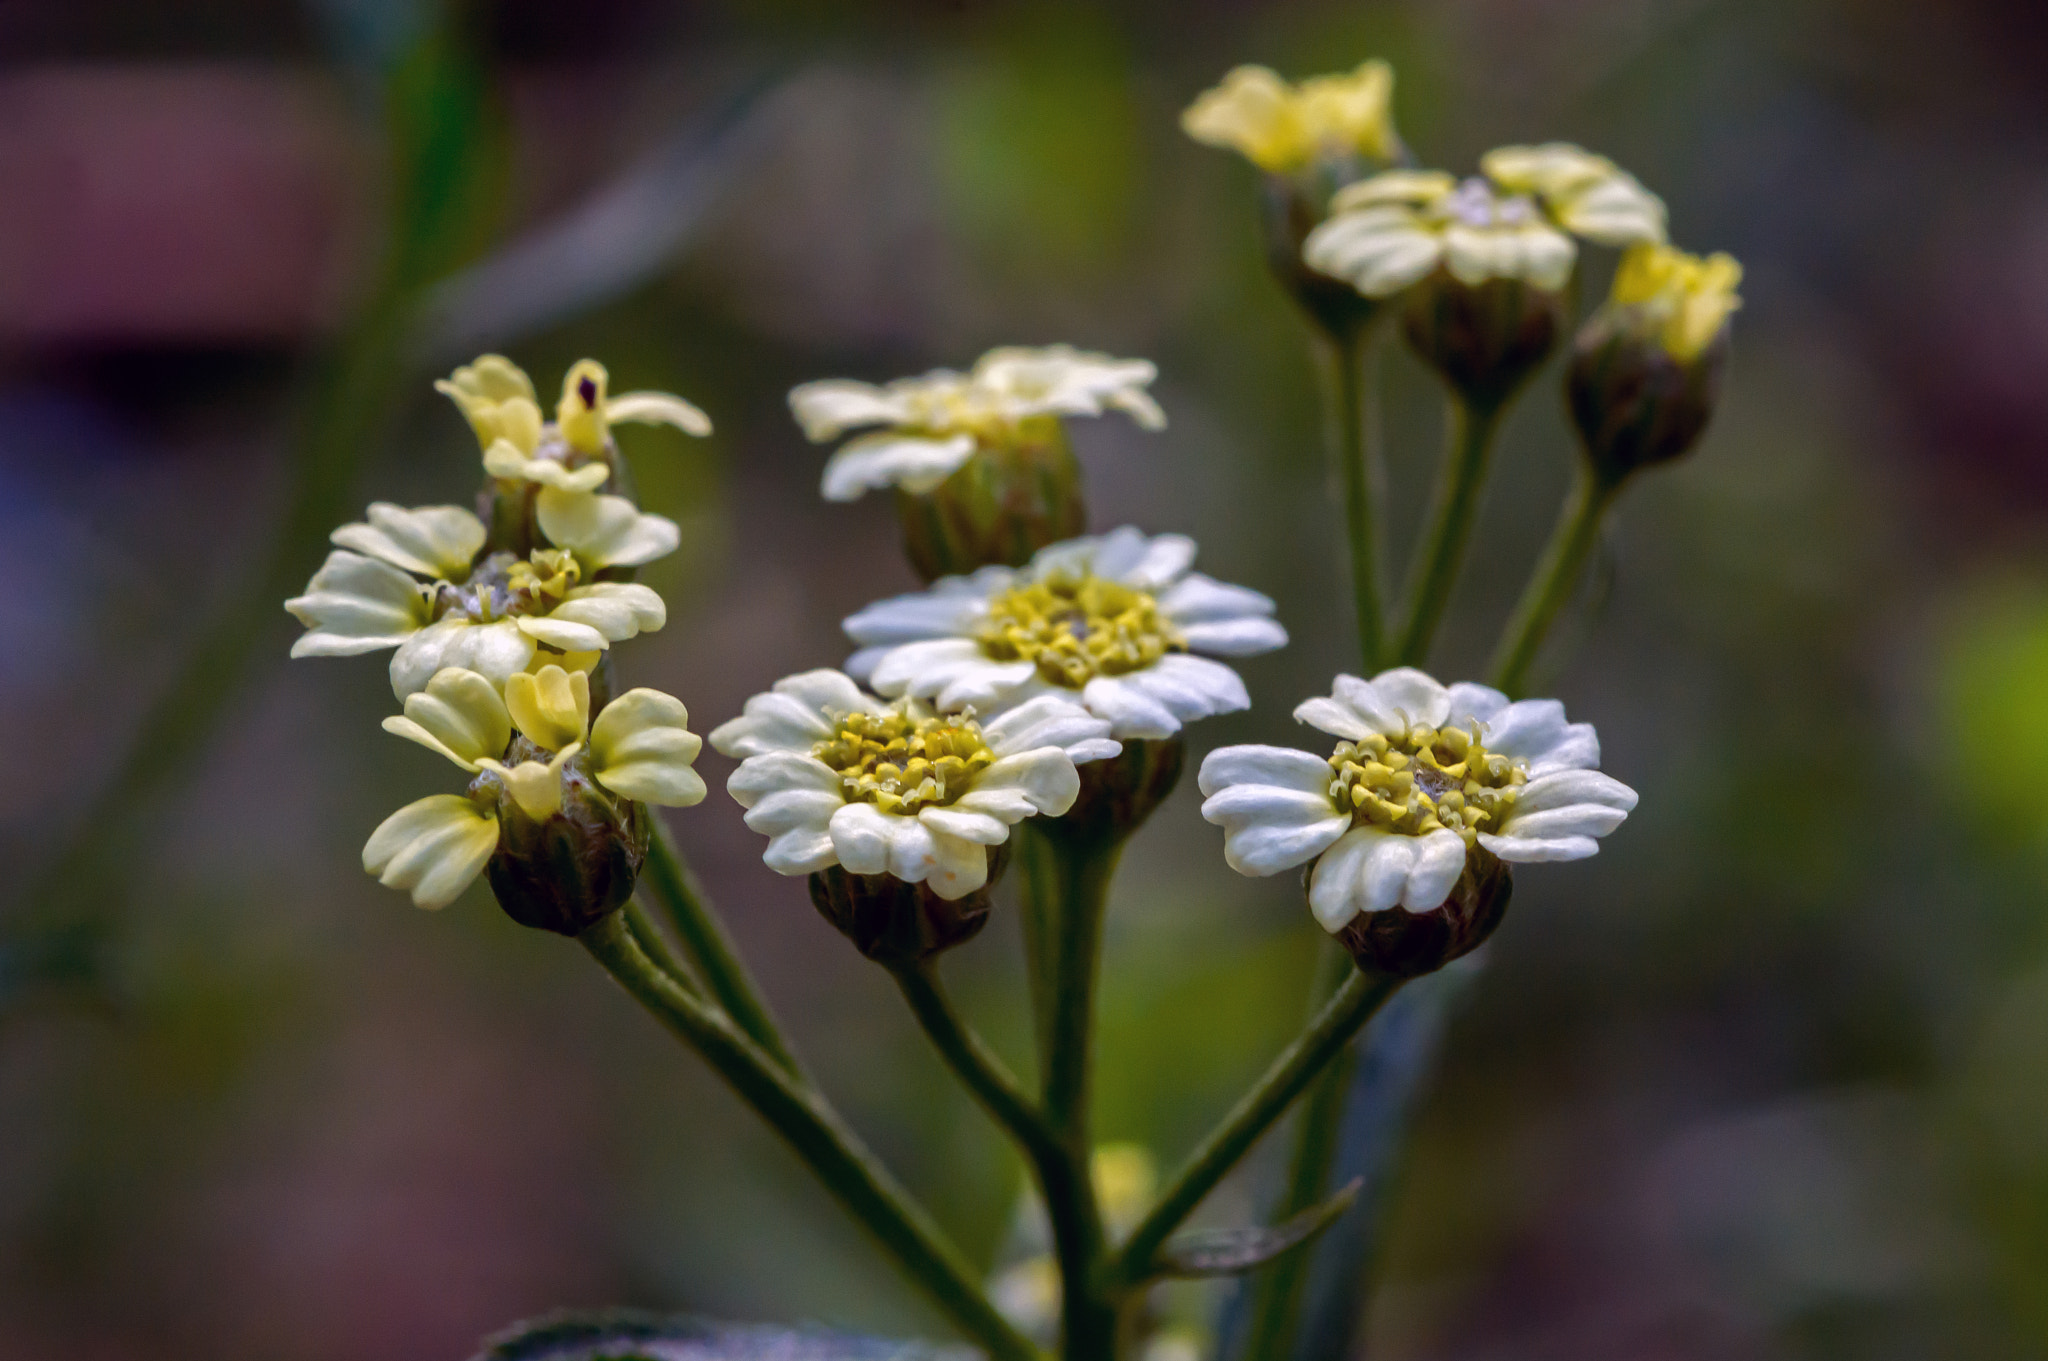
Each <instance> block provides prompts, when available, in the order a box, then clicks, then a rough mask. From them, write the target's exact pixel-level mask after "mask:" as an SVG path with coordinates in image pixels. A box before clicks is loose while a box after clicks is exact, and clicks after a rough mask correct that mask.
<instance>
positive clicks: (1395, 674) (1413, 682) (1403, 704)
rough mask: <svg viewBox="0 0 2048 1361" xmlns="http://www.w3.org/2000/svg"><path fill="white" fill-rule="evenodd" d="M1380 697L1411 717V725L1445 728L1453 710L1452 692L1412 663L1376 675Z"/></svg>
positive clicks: (1375, 689) (1374, 688)
mask: <svg viewBox="0 0 2048 1361" xmlns="http://www.w3.org/2000/svg"><path fill="white" fill-rule="evenodd" d="M1372 688H1373V690H1374V692H1375V693H1377V694H1378V695H1379V697H1380V698H1381V699H1382V700H1383V701H1385V702H1386V703H1387V704H1389V705H1391V706H1393V707H1394V708H1395V709H1396V710H1398V711H1400V712H1401V713H1403V714H1406V715H1407V716H1408V722H1409V724H1410V725H1420V726H1423V727H1429V728H1435V727H1441V726H1442V724H1443V721H1444V717H1445V716H1446V715H1447V714H1449V713H1450V711H1451V696H1450V692H1449V691H1448V690H1446V689H1444V687H1443V686H1441V685H1439V684H1438V683H1437V680H1436V678H1435V677H1434V676H1431V675H1429V674H1428V673H1426V672H1422V671H1417V670H1416V669H1415V668H1414V667H1412V666H1397V667H1395V668H1394V669H1393V670H1392V671H1382V672H1380V673H1379V674H1378V675H1377V676H1374V677H1373V678H1372Z"/></svg>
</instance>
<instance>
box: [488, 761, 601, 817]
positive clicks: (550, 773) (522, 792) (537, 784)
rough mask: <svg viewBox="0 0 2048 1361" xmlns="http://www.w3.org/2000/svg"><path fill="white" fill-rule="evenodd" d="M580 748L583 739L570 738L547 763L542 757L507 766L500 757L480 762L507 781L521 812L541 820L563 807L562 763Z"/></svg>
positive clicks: (507, 786)
mask: <svg viewBox="0 0 2048 1361" xmlns="http://www.w3.org/2000/svg"><path fill="white" fill-rule="evenodd" d="M581 750H583V744H582V743H581V742H571V743H570V744H569V745H568V746H566V747H563V748H562V749H561V750H560V751H558V752H556V753H555V754H554V757H553V758H552V759H550V760H549V761H547V762H546V763H545V764H543V763H542V762H539V761H521V762H520V763H519V764H518V765H516V766H507V765H505V764H503V763H502V762H499V761H483V762H480V763H479V764H481V765H482V766H483V768H484V769H485V770H488V771H490V772H491V773H492V774H494V775H496V776H497V777H498V778H499V779H500V780H503V781H504V782H505V792H506V793H508V794H510V795H511V796H512V802H514V803H516V804H518V805H519V811H520V812H522V813H524V814H526V816H528V817H530V818H532V819H533V820H534V821H535V822H542V821H545V820H546V819H548V818H551V817H553V816H554V815H555V814H557V813H559V812H561V811H562V767H563V766H565V765H567V764H568V763H569V758H570V757H572V756H574V755H575V754H576V753H577V752H579V751H581Z"/></svg>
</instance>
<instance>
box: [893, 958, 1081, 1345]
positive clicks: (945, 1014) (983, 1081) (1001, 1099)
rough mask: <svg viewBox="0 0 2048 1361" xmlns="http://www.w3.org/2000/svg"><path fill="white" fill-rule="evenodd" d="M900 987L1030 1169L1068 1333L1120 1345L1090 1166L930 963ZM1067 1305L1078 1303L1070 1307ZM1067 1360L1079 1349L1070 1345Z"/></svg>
mask: <svg viewBox="0 0 2048 1361" xmlns="http://www.w3.org/2000/svg"><path fill="white" fill-rule="evenodd" d="M894 972H895V975H896V983H897V986H898V987H900V988H901V989H902V990H903V997H904V1000H905V1001H907V1002H908V1003H909V1004H910V1010H911V1013H912V1014H913V1015H915V1016H916V1017H917V1020H918V1024H919V1025H921V1026H923V1027H924V1033H925V1034H926V1035H927V1036H929V1037H930V1039H931V1041H932V1044H933V1045H934V1046H935V1047H936V1048H937V1049H938V1051H939V1055H940V1057H941V1058H943V1059H944V1060H945V1061H946V1065H947V1066H948V1067H949V1068H951V1069H952V1070H953V1072H954V1074H955V1076H957V1077H958V1078H959V1079H960V1081H961V1082H962V1083H963V1084H964V1085H965V1086H966V1088H967V1090H968V1091H969V1092H971V1093H973V1095H974V1098H975V1100H977V1101H979V1102H980V1103H981V1105H982V1108H983V1109H984V1110H986V1111H987V1112H988V1113H989V1115H990V1116H991V1117H993V1118H994V1120H995V1122H996V1123H997V1124H999V1125H1001V1126H1002V1127H1003V1129H1004V1130H1005V1131H1006V1132H1007V1133H1008V1134H1009V1135H1010V1137H1011V1138H1012V1139H1014V1140H1015V1141H1016V1142H1017V1145H1018V1147H1019V1148H1021V1149H1022V1150H1023V1151H1024V1156H1025V1157H1026V1159H1028V1160H1029V1162H1030V1164H1031V1170H1032V1175H1033V1177H1034V1178H1035V1179H1036V1180H1037V1182H1038V1188H1039V1191H1040V1192H1041V1193H1042V1194H1043V1195H1044V1197H1045V1203H1046V1206H1047V1210H1048V1215H1049V1217H1050V1218H1051V1220H1052V1237H1053V1250H1054V1253H1055V1255H1056V1256H1057V1258H1058V1261H1059V1265H1060V1299H1061V1303H1062V1312H1063V1313H1064V1314H1065V1315H1066V1318H1065V1319H1064V1320H1063V1325H1064V1326H1063V1331H1064V1332H1065V1333H1066V1335H1067V1336H1069V1337H1071V1338H1075V1339H1077V1340H1078V1339H1080V1338H1086V1337H1098V1336H1100V1335H1101V1330H1102V1329H1103V1328H1104V1327H1105V1326H1106V1327H1107V1328H1109V1329H1110V1330H1111V1331H1110V1333H1109V1334H1108V1335H1109V1336H1110V1337H1111V1338H1113V1337H1114V1331H1113V1330H1114V1327H1115V1305H1114V1304H1113V1303H1112V1302H1111V1301H1108V1300H1105V1299H1103V1298H1102V1297H1101V1293H1100V1290H1099V1286H1098V1283H1097V1281H1096V1279H1095V1268H1096V1266H1097V1265H1098V1264H1099V1262H1100V1258H1101V1250H1102V1244H1101V1241H1100V1235H1099V1232H1097V1231H1096V1230H1095V1229H1094V1228H1093V1227H1092V1225H1091V1224H1090V1222H1089V1221H1088V1219H1087V1218H1086V1216H1085V1215H1083V1214H1077V1212H1076V1211H1077V1209H1078V1207H1080V1206H1081V1205H1082V1204H1083V1196H1082V1194H1081V1193H1080V1191H1079V1189H1078V1184H1079V1183H1082V1182H1085V1181H1086V1180H1087V1178H1088V1177H1089V1175H1090V1173H1089V1167H1088V1163H1087V1160H1086V1159H1080V1160H1077V1159H1075V1158H1074V1157H1073V1156H1072V1155H1071V1154H1070V1152H1069V1151H1068V1149H1067V1146H1066V1145H1065V1144H1064V1143H1063V1142H1062V1141H1061V1139H1060V1136H1059V1134H1058V1133H1057V1132H1056V1131H1055V1130H1054V1129H1053V1128H1052V1126H1051V1125H1050V1124H1048V1123H1047V1122H1046V1121H1045V1119H1044V1117H1043V1116H1042V1115H1040V1113H1039V1111H1038V1110H1037V1108H1036V1107H1034V1106H1033V1105H1032V1104H1031V1100H1030V1098H1029V1097H1027V1096H1026V1095H1025V1094H1024V1089H1023V1088H1022V1087H1021V1086H1019V1085H1018V1083H1017V1080H1016V1079H1015V1078H1013V1077H1011V1076H1010V1072H1009V1069H1008V1068H1006V1067H1005V1066H1004V1065H1003V1061H1002V1060H1001V1059H1000V1058H998V1057H997V1056H996V1055H995V1053H994V1052H993V1051H992V1050H990V1049H989V1047H988V1046H987V1045H986V1044H984V1043H983V1042H982V1040H981V1037H980V1036H978V1035H976V1034H975V1033H974V1032H973V1031H972V1030H970V1029H968V1028H967V1026H966V1025H965V1023H963V1022H962V1021H961V1020H960V1018H959V1015H958V1013H957V1012H955V1011H954V1010H953V1005H952V1003H951V1001H950V1000H949V999H948V998H947V996H946V992H945V989H944V988H943V987H942V986H941V985H940V983H939V978H938V972H937V970H936V969H935V968H934V967H933V965H932V964H931V963H930V962H929V961H923V962H919V963H916V964H910V965H906V966H904V967H902V968H899V969H896V970H895V971H894ZM1067 1301H1073V1302H1074V1304H1073V1306H1071V1307H1069V1306H1068V1305H1067ZM1065 1351H1066V1355H1068V1356H1072V1355H1073V1354H1074V1351H1075V1348H1074V1346H1073V1345H1071V1344H1070V1345H1069V1346H1068V1347H1067V1348H1066V1349H1065Z"/></svg>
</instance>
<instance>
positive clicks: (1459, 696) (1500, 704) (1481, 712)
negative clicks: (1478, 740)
mask: <svg viewBox="0 0 2048 1361" xmlns="http://www.w3.org/2000/svg"><path fill="white" fill-rule="evenodd" d="M1507 707H1508V697H1507V696H1506V695H1504V694H1502V693H1501V692H1500V691H1498V690H1496V689H1494V688H1493V687H1492V686H1490V685H1478V684H1475V683H1474V682H1472V681H1459V682H1458V683H1457V684H1455V685H1453V686H1452V687H1451V708H1450V712H1449V713H1448V714H1446V715H1445V716H1444V722H1445V723H1446V724H1448V725H1449V726H1451V727H1454V728H1462V727H1464V726H1465V725H1466V724H1467V723H1468V722H1470V721H1471V720H1474V719H1477V720H1478V722H1479V725H1480V726H1481V727H1482V728H1483V729H1487V730H1489V731H1490V730H1491V729H1492V727H1493V720H1494V719H1495V718H1497V717H1499V716H1500V711H1501V710H1503V709H1505V708H1507Z"/></svg>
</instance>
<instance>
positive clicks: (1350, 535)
mask: <svg viewBox="0 0 2048 1361" xmlns="http://www.w3.org/2000/svg"><path fill="white" fill-rule="evenodd" d="M1383 330H1384V328H1383V327H1381V326H1380V325H1377V324H1374V323H1371V322H1368V323H1367V324H1365V325H1362V326H1356V327H1353V328H1352V329H1351V330H1350V332H1349V333H1348V334H1331V333H1325V332H1320V331H1319V332H1317V334H1316V338H1315V351H1316V356H1317V358H1318V360H1319V361H1320V365H1319V367H1320V368H1321V369H1322V376H1323V411H1324V417H1325V420H1324V423H1325V426H1326V427H1327V429H1326V437H1327V438H1328V440H1329V444H1330V456H1331V457H1332V458H1333V459H1334V460H1335V461H1336V464H1337V474H1338V478H1339V481H1340V484H1341V485H1342V487H1343V494H1344V531H1345V538H1346V540H1347V541H1348V543H1349V544H1350V548H1351V601H1352V608H1353V609H1354V610H1355V611H1356V615H1357V620H1358V649H1359V655H1360V657H1361V658H1362V660H1363V662H1364V666H1365V671H1366V674H1367V675H1371V674H1372V673H1373V672H1375V671H1378V670H1379V669H1380V664H1381V655H1382V652H1383V650H1384V648H1385V647H1386V637H1385V634H1386V623H1385V620H1384V618H1383V611H1382V608H1381V604H1380V547H1379V541H1380V533H1379V524H1380V500H1381V494H1382V482H1383V476H1384V475H1383V473H1382V471H1381V466H1380V464H1381V458H1380V448H1381V444H1382V440H1381V430H1380V402H1379V368H1380V366H1379V354H1380V337H1381V335H1382V334H1383Z"/></svg>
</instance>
